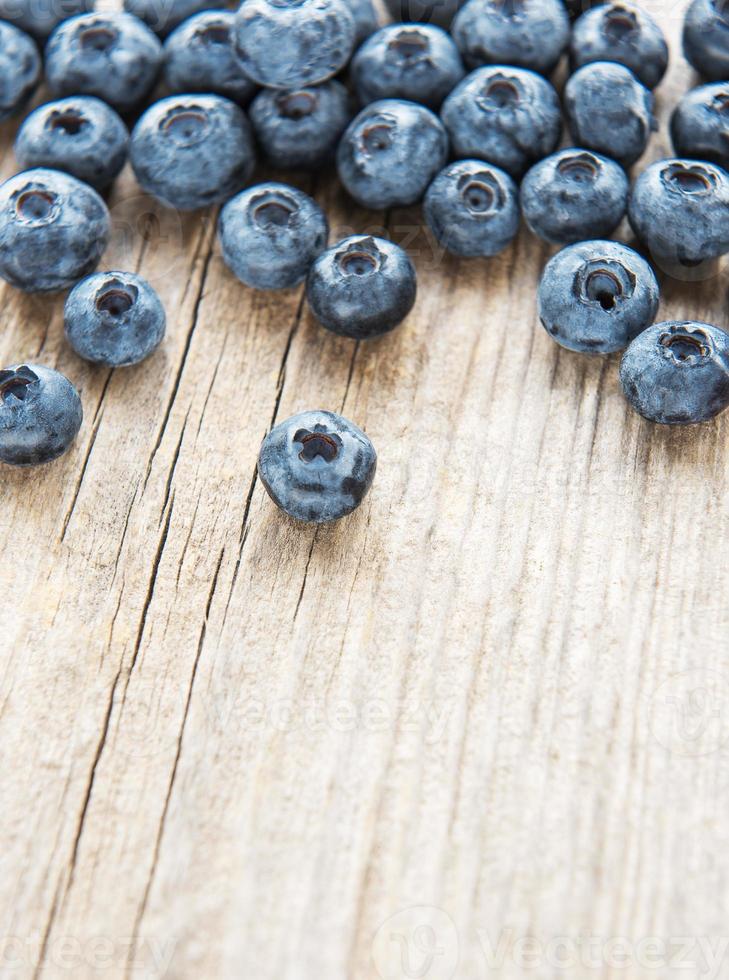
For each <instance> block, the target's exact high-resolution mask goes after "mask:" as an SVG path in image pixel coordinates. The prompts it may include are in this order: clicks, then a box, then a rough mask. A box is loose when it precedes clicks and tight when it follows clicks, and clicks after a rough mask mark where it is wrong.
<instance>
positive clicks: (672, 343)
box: [658, 327, 712, 367]
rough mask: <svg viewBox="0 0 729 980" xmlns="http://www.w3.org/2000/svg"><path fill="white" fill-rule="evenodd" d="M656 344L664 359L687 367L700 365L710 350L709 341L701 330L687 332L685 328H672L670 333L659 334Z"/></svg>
mask: <svg viewBox="0 0 729 980" xmlns="http://www.w3.org/2000/svg"><path fill="white" fill-rule="evenodd" d="M658 343H659V345H660V346H661V348H662V352H663V355H664V357H667V358H669V359H670V360H672V361H675V362H676V363H677V364H681V365H686V366H687V367H691V366H692V365H695V364H700V363H701V361H702V360H703V359H704V358H706V357H709V355H710V353H711V350H712V345H711V340H710V339H709V337H708V336H707V335H706V334H705V333H704V331H703V330H698V329H697V330H688V329H687V328H686V327H674V328H673V329H672V330H671V331H670V332H667V333H664V334H661V336H660V337H659V338H658Z"/></svg>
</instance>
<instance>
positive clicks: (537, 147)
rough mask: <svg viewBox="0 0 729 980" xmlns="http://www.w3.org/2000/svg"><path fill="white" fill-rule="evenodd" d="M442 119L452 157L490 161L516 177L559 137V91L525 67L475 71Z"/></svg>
mask: <svg viewBox="0 0 729 980" xmlns="http://www.w3.org/2000/svg"><path fill="white" fill-rule="evenodd" d="M441 119H442V120H443V123H444V125H445V128H446V129H447V130H448V135H449V136H450V139H451V144H452V146H453V152H454V154H455V155H456V156H458V157H464V158H465V157H476V158H478V159H479V160H488V161H489V163H493V164H495V165H496V166H497V167H501V169H502V170H506V171H507V173H509V174H511V176H512V177H514V178H515V179H517V180H518V179H520V178H521V177H523V176H524V174H525V173H526V171H527V170H528V169H529V168H530V167H531V166H533V165H534V164H535V163H537V162H538V161H539V160H543V159H544V157H546V156H548V155H549V154H550V153H554V151H555V150H556V149H557V146H558V144H559V140H560V137H561V135H562V110H561V108H560V104H559V97H558V96H557V93H556V92H555V90H554V88H553V87H552V86H551V85H550V84H549V82H548V81H547V80H546V79H545V78H542V76H541V75H537V74H536V72H533V71H527V70H526V69H523V68H508V67H505V66H498V67H486V68H478V69H476V71H474V72H473V73H472V74H470V75H469V76H468V77H467V78H465V79H464V80H463V81H462V82H461V84H460V85H459V86H458V87H457V88H456V89H455V90H454V91H453V92H452V93H451V94H450V95H449V96H448V98H447V99H446V100H445V102H444V104H443V109H442V110H441Z"/></svg>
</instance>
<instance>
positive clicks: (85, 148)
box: [15, 95, 129, 190]
mask: <svg viewBox="0 0 729 980" xmlns="http://www.w3.org/2000/svg"><path fill="white" fill-rule="evenodd" d="M128 148H129V133H128V132H127V128H126V126H125V125H124V123H123V122H122V121H121V119H120V118H119V116H118V115H117V114H116V112H114V110H113V109H112V108H111V107H110V106H108V105H107V104H106V102H102V101H101V99H96V98H94V96H92V95H78V96H76V97H75V98H71V99H61V100H60V101H58V102H47V103H46V104H45V105H42V106H39V107H38V108H37V109H35V110H34V111H33V112H31V114H30V115H29V116H28V117H27V118H26V120H25V122H24V123H23V125H22V126H21V127H20V129H19V131H18V135H17V137H16V139H15V156H16V157H17V159H18V163H19V164H20V165H21V167H23V168H29V167H52V168H54V169H56V170H64V171H65V172H66V173H69V174H73V176H74V177H78V179H79V180H85V181H86V183H87V184H91V186H92V187H95V188H96V189H97V190H103V189H104V188H106V187H108V186H109V184H111V182H112V181H113V180H114V178H115V177H116V176H117V175H118V174H119V172H120V171H121V169H122V167H123V166H124V164H125V162H126V159H127V153H128Z"/></svg>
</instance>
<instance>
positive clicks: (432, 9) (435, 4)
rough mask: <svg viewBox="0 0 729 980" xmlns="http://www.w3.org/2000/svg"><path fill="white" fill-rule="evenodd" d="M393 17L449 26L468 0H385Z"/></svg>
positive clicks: (400, 19)
mask: <svg viewBox="0 0 729 980" xmlns="http://www.w3.org/2000/svg"><path fill="white" fill-rule="evenodd" d="M385 3H386V4H387V9H388V10H389V11H390V14H391V15H392V19H393V20H396V21H398V22H401V21H415V22H417V23H419V24H437V25H438V26H439V27H449V26H450V24H451V21H452V20H453V18H454V16H455V15H456V13H457V11H458V10H459V9H460V8H461V7H462V6H463V5H464V3H466V0H385Z"/></svg>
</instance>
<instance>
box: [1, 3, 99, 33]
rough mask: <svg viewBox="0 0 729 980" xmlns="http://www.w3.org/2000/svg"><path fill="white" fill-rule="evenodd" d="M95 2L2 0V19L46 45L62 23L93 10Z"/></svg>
mask: <svg viewBox="0 0 729 980" xmlns="http://www.w3.org/2000/svg"><path fill="white" fill-rule="evenodd" d="M93 6H94V0H0V19H2V20H6V21H8V22H10V23H11V24H14V25H15V26H16V27H19V28H20V30H21V31H25V32H26V34H30V35H31V37H34V38H35V39H36V41H37V42H38V43H39V44H44V43H45V42H46V40H47V39H48V36H49V35H50V34H51V33H52V32H53V31H54V30H55V29H56V27H58V25H59V24H60V23H61V21H64V20H67V19H68V18H69V17H73V16H75V15H76V14H84V13H86V12H87V11H89V10H92V9H93Z"/></svg>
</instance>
